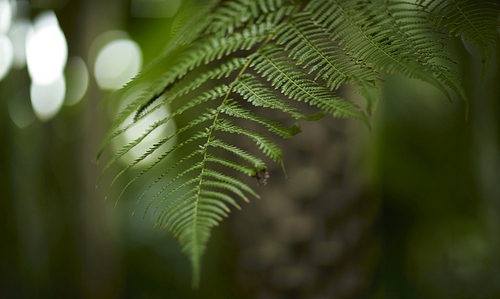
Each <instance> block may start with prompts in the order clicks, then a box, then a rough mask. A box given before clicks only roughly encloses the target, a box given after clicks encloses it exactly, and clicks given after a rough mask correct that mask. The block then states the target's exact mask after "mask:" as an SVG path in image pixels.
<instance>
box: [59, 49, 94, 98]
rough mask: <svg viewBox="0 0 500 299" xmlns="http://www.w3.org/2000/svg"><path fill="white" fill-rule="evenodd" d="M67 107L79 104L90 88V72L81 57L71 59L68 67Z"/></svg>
mask: <svg viewBox="0 0 500 299" xmlns="http://www.w3.org/2000/svg"><path fill="white" fill-rule="evenodd" d="M66 85H67V87H66V99H65V101H64V102H65V104H66V105H74V104H76V103H78V102H79V101H80V100H81V99H82V98H83V96H84V95H85V93H86V92H87V88H88V86H89V71H88V69H87V65H86V64H85V62H84V61H83V59H82V58H80V57H70V58H69V59H68V64H67V65H66Z"/></svg>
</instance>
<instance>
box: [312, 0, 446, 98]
mask: <svg viewBox="0 0 500 299" xmlns="http://www.w3.org/2000/svg"><path fill="white" fill-rule="evenodd" d="M306 10H308V11H310V12H311V16H312V18H313V20H314V22H315V23H316V24H317V25H318V26H322V27H324V28H325V30H326V31H327V32H328V33H329V35H330V37H331V38H332V39H333V40H335V41H338V43H339V44H341V45H343V49H344V50H346V51H348V52H351V53H352V55H353V56H355V57H357V60H358V61H362V62H363V63H366V64H369V65H371V66H372V67H373V68H375V69H376V70H378V71H387V72H389V73H400V74H402V75H404V76H406V77H408V78H416V79H420V80H422V81H425V82H428V83H430V84H432V85H433V86H435V87H436V88H438V89H439V90H440V91H441V92H443V94H445V95H446V96H447V97H448V98H451V96H450V94H449V93H448V91H447V89H446V88H445V86H444V85H443V84H442V83H441V82H440V81H439V80H437V79H436V78H435V76H434V75H433V74H432V73H431V72H429V70H428V69H427V68H426V66H425V65H423V64H421V63H419V62H418V61H419V59H418V58H419V57H418V55H416V54H415V52H414V51H413V50H412V48H411V47H408V44H407V42H406V41H405V40H404V39H398V38H397V37H398V36H399V34H397V32H396V29H394V27H393V26H391V25H390V22H391V19H390V18H387V17H386V15H384V14H375V13H374V12H377V11H378V8H377V6H376V5H375V3H372V2H358V1H355V0H348V1H337V0H327V1H324V0H312V1H311V2H309V3H308V5H307V7H306Z"/></svg>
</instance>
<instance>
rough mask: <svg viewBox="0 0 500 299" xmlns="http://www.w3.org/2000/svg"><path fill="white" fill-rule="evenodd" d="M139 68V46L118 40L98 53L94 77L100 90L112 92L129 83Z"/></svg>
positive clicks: (140, 62)
mask: <svg viewBox="0 0 500 299" xmlns="http://www.w3.org/2000/svg"><path fill="white" fill-rule="evenodd" d="M141 66H142V52H141V49H140V47H139V45H138V44H137V43H135V42H134V41H132V40H129V39H118V40H114V41H111V42H109V43H108V44H106V45H105V46H104V47H103V48H102V49H101V50H100V51H99V53H98V55H97V59H96V61H95V65H94V76H95V78H96V81H97V84H98V85H99V87H100V88H101V89H107V90H114V89H118V88H120V87H122V86H123V85H124V84H125V83H127V82H128V81H130V79H132V78H133V77H134V76H135V75H136V74H137V73H138V72H139V70H140V68H141Z"/></svg>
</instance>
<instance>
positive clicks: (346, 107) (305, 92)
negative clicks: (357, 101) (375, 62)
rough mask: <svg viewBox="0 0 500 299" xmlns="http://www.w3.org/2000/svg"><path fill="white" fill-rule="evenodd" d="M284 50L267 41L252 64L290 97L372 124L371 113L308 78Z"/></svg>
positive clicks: (337, 115)
mask: <svg viewBox="0 0 500 299" xmlns="http://www.w3.org/2000/svg"><path fill="white" fill-rule="evenodd" d="M283 52H284V49H282V48H280V47H278V46H276V45H266V46H265V47H264V48H262V49H261V50H260V51H259V52H257V54H256V56H255V59H254V60H253V62H252V64H251V67H253V68H254V69H255V70H256V71H257V72H258V73H261V75H262V76H263V77H264V78H266V80H268V81H271V83H272V85H273V86H274V87H275V88H277V89H280V90H281V92H282V93H283V94H284V95H286V96H288V97H289V98H292V99H295V100H298V101H303V102H306V103H309V104H310V105H313V106H317V107H319V108H321V109H322V110H323V111H325V112H327V113H330V114H332V115H333V116H336V117H350V118H355V119H359V120H362V121H363V122H364V123H365V124H366V125H367V126H370V121H369V119H368V117H367V116H366V115H365V114H364V113H363V112H362V111H359V110H358V107H357V106H356V105H354V104H353V103H351V102H349V101H347V100H344V99H342V98H340V97H337V96H336V95H335V94H334V93H333V92H331V91H330V90H328V89H327V88H326V87H324V86H322V85H320V84H318V83H316V82H315V81H313V80H311V79H308V78H307V73H306V72H304V71H303V70H302V69H301V68H299V67H298V66H297V65H296V64H295V63H294V61H293V60H291V59H290V58H289V57H288V56H285V55H283Z"/></svg>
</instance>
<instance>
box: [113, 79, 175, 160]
mask: <svg viewBox="0 0 500 299" xmlns="http://www.w3.org/2000/svg"><path fill="white" fill-rule="evenodd" d="M147 86H148V84H139V85H136V86H134V87H132V88H131V89H130V90H128V91H127V92H126V93H125V94H124V95H123V98H122V99H123V100H122V105H121V107H120V109H119V110H118V112H120V111H121V110H122V109H124V108H125V107H126V105H127V104H129V103H130V102H132V101H133V100H135V99H136V98H137V97H138V96H139V95H140V94H141V93H142V92H143V90H144V89H145V88H146V87H147ZM163 99H164V96H161V97H160V98H158V99H157V103H161V101H162V100H163ZM154 106H155V105H152V107H154ZM152 107H151V108H152ZM169 115H170V111H169V108H168V106H166V105H164V106H162V107H160V108H159V109H156V110H155V111H153V112H151V113H150V114H149V115H147V116H146V117H144V118H143V119H141V120H139V121H137V123H135V124H134V125H133V126H131V127H130V128H129V129H128V130H127V131H125V132H124V134H122V135H120V138H117V140H116V141H115V143H114V144H113V146H114V147H115V149H116V151H119V150H120V149H121V148H122V147H123V146H124V145H125V144H128V143H130V142H132V141H134V140H136V139H137V138H139V137H140V136H142V135H143V134H144V132H146V131H147V130H148V129H149V128H150V126H151V125H152V124H154V123H155V122H157V121H159V120H162V119H164V118H166V117H168V116H169ZM133 118H134V115H131V116H130V117H129V118H128V119H127V120H126V121H125V122H124V124H130V123H132V122H133ZM176 129H177V126H176V124H175V121H174V120H173V119H172V120H169V121H168V122H167V123H165V124H162V125H161V126H159V127H158V128H156V129H155V130H154V131H152V132H151V133H150V134H149V135H148V136H147V137H146V138H144V140H142V141H141V142H140V143H139V144H138V145H136V146H135V147H133V148H132V149H131V150H130V151H129V152H128V153H127V154H126V155H125V156H124V157H123V159H121V160H120V161H122V162H123V163H125V164H129V163H131V162H133V161H134V160H136V159H137V158H138V157H140V156H142V155H143V154H144V153H145V152H146V151H148V149H150V148H151V146H152V145H153V144H155V143H157V142H158V140H160V139H161V138H164V137H165V136H168V135H170V134H172V133H173V132H175V130H176ZM176 142H177V136H175V137H174V138H172V139H170V140H169V141H167V142H166V143H165V144H163V145H162V146H160V148H158V149H157V150H156V151H155V152H154V153H153V154H151V155H149V156H148V157H147V158H146V159H144V160H142V161H141V162H139V163H138V165H147V164H148V163H151V162H152V161H154V160H156V159H157V158H158V157H159V156H160V154H161V153H164V152H165V151H166V150H167V149H169V148H171V147H172V146H173V145H174V144H175V143H176Z"/></svg>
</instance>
